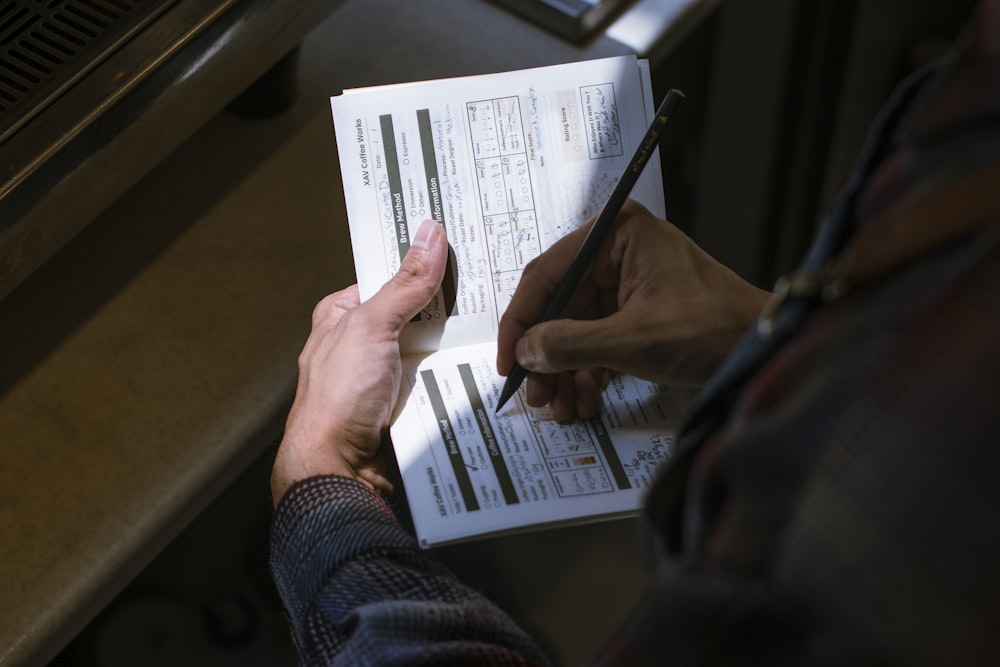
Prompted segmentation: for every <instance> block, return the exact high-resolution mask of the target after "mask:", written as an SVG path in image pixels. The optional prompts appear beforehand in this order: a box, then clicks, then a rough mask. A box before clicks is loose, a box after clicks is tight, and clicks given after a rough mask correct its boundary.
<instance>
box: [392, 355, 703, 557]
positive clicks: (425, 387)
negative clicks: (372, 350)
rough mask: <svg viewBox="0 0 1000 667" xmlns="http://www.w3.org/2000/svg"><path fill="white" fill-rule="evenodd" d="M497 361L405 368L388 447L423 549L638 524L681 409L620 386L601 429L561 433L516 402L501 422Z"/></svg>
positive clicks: (656, 388) (585, 424)
mask: <svg viewBox="0 0 1000 667" xmlns="http://www.w3.org/2000/svg"><path fill="white" fill-rule="evenodd" d="M495 359H496V344H495V343H483V344H480V345H472V346H465V347H461V348H457V349H452V350H442V351H440V352H438V353H435V354H433V355H429V356H427V357H425V358H424V359H422V360H419V361H417V360H414V359H412V358H411V359H410V360H409V361H404V375H405V381H406V382H407V384H408V387H409V392H408V394H407V395H406V396H405V404H404V407H403V408H402V410H401V412H400V414H399V415H398V417H397V419H396V420H395V422H394V424H393V426H392V440H393V447H394V448H395V451H396V458H397V460H398V462H399V467H400V471H401V473H402V477H403V484H404V487H405V489H406V495H407V500H408V501H409V504H410V508H411V512H412V514H413V521H414V525H415V527H416V530H417V535H418V537H419V538H420V540H421V544H423V545H424V546H429V545H432V544H440V543H444V542H450V541H455V540H460V539H463V538H466V537H468V536H469V535H483V534H492V533H500V532H505V531H509V530H515V529H517V530H520V529H524V528H525V527H529V526H532V527H536V528H537V527H541V526H543V525H551V524H557V523H563V522H567V521H579V520H601V519H608V518H614V517H618V516H623V515H631V514H634V513H636V512H637V511H638V510H639V508H640V507H641V505H642V500H643V494H644V493H645V491H646V489H647V487H648V486H649V485H650V484H651V482H652V479H653V477H654V475H655V472H656V469H657V468H658V466H659V465H660V464H661V463H663V462H664V461H665V460H666V458H667V456H668V455H669V454H670V452H671V450H672V448H673V434H674V430H675V428H676V426H677V423H678V421H679V419H680V416H681V412H682V409H683V404H684V399H685V397H684V396H683V395H682V394H678V393H676V392H674V391H673V390H670V389H668V388H666V387H664V386H662V385H658V384H655V383H651V382H646V381H643V380H638V379H636V378H633V377H629V376H614V377H612V378H611V382H610V384H609V386H608V388H607V389H606V390H605V392H604V394H603V397H602V409H601V413H600V415H599V416H598V417H596V418H594V419H591V420H587V421H576V422H574V423H571V424H568V425H562V424H559V423H557V422H555V421H554V420H553V419H552V417H551V414H550V413H549V411H548V409H538V408H530V407H528V406H527V404H526V403H525V402H524V398H523V395H521V394H518V395H515V397H514V398H513V399H512V400H511V404H510V407H506V406H505V408H504V410H503V411H502V412H501V413H500V414H499V415H497V414H495V412H494V411H495V409H496V404H497V399H498V398H499V396H500V390H501V387H502V385H503V378H501V377H499V376H498V375H497V373H496V371H495Z"/></svg>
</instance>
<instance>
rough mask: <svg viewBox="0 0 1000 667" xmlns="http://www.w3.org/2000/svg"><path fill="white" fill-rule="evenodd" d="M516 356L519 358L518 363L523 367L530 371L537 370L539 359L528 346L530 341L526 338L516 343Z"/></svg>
mask: <svg viewBox="0 0 1000 667" xmlns="http://www.w3.org/2000/svg"><path fill="white" fill-rule="evenodd" d="M514 358H515V359H517V363H519V364H520V365H521V368H523V369H525V370H528V371H531V370H535V367H536V366H537V364H538V359H537V358H536V357H535V354H534V353H533V352H532V350H531V348H530V347H529V346H528V341H526V340H525V339H524V338H521V339H520V340H518V341H517V343H515V344H514Z"/></svg>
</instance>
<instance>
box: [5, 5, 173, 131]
mask: <svg viewBox="0 0 1000 667" xmlns="http://www.w3.org/2000/svg"><path fill="white" fill-rule="evenodd" d="M174 1H175V0H0V143H2V142H3V141H4V140H6V138H7V137H9V136H10V135H11V134H13V133H14V132H16V131H17V130H18V129H19V128H20V127H22V126H23V125H24V124H25V123H27V122H28V121H29V120H30V119H31V118H32V117H34V116H35V115H36V114H37V113H38V112H39V111H41V110H42V109H43V108H45V106H46V105H47V104H48V103H49V102H50V101H52V100H53V99H55V98H56V97H58V96H59V95H60V94H61V93H62V92H63V91H65V90H66V89H67V88H68V87H69V86H71V85H72V84H73V83H74V82H75V81H77V80H78V79H79V78H81V77H82V76H84V75H85V74H86V73H87V72H89V71H90V70H91V69H93V68H94V67H95V66H96V65H98V64H99V63H100V62H101V61H102V60H103V59H104V58H106V57H107V56H108V55H109V54H110V53H112V52H113V51H114V50H115V49H117V48H118V47H119V46H120V45H121V44H123V43H124V42H125V41H127V40H128V39H129V38H130V37H131V36H132V35H133V34H134V33H136V32H137V31H139V30H141V29H142V28H143V27H144V26H145V25H146V24H148V23H149V22H150V21H151V20H152V19H154V18H155V17H156V16H157V15H159V14H160V12H161V11H162V10H163V9H165V8H166V7H167V6H169V5H171V4H173V3H174Z"/></svg>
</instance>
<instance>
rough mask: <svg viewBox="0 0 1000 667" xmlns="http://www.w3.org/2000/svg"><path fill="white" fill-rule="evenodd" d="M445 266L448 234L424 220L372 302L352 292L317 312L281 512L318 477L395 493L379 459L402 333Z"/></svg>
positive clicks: (281, 453)
mask: <svg viewBox="0 0 1000 667" xmlns="http://www.w3.org/2000/svg"><path fill="white" fill-rule="evenodd" d="M447 259H448V243H447V241H446V239H445V234H444V230H443V228H442V227H441V225H439V224H438V223H436V222H433V221H425V222H424V223H423V224H422V225H421V227H420V228H419V229H418V230H417V233H416V235H415V236H414V237H413V240H412V243H411V246H410V250H409V251H408V252H407V254H406V257H405V258H404V259H403V262H402V265H401V266H400V268H399V272H398V273H397V274H396V275H395V276H394V277H393V278H392V279H391V280H390V281H389V282H388V283H386V284H385V285H384V286H383V287H382V289H380V290H379V291H378V293H376V294H375V295H374V296H373V297H372V298H371V299H369V300H368V301H366V302H365V303H361V302H360V298H359V295H358V287H357V285H353V286H351V287H348V288H347V289H344V290H341V291H339V292H337V293H335V294H331V295H329V296H327V297H326V298H324V299H323V300H322V301H320V302H319V303H318V304H317V305H316V309H315V310H314V311H313V318H312V332H311V333H310V334H309V338H308V339H307V340H306V343H305V346H304V347H303V349H302V353H301V354H300V355H299V381H298V387H297V389H296V392H295V400H294V402H293V404H292V408H291V410H290V411H289V414H288V419H287V421H286V424H285V434H284V437H283V438H282V441H281V444H280V446H279V447H278V453H277V456H276V457H275V460H274V466H273V468H272V471H271V496H272V499H273V500H274V504H275V505H277V504H278V501H279V500H280V499H281V497H282V496H283V495H284V494H285V491H287V490H288V488H289V487H290V486H291V485H292V484H294V483H295V482H297V481H299V480H302V479H306V478H308V477H313V476H316V475H327V474H334V475H341V476H344V477H351V478H353V479H357V480H359V481H361V482H363V483H364V484H366V485H368V487H369V488H371V489H373V490H375V491H378V492H379V493H382V494H383V495H388V494H389V493H391V492H392V484H391V483H390V482H389V481H388V480H387V479H386V478H385V476H384V474H383V472H382V468H381V465H380V463H381V462H380V461H378V459H377V456H376V455H377V451H378V447H379V442H380V439H381V436H382V433H383V431H384V430H385V429H386V428H387V426H388V424H389V419H390V417H391V415H392V410H393V407H394V406H395V402H396V397H397V396H398V394H399V384H400V381H401V378H402V364H401V362H400V357H399V334H400V332H401V331H402V329H403V325H405V324H406V323H407V322H408V321H410V319H412V318H413V316H415V315H416V314H417V313H419V312H420V311H421V309H423V308H424V307H425V306H426V305H427V304H428V303H429V302H430V300H431V298H432V297H433V296H434V294H435V293H436V292H437V290H438V288H439V287H440V285H441V278H442V276H443V275H444V269H445V264H446V263H447Z"/></svg>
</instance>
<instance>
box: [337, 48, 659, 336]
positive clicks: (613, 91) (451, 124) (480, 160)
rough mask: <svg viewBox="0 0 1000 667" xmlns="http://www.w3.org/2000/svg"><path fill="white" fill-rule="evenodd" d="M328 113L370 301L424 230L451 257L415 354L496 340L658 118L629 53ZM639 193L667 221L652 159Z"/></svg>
mask: <svg viewBox="0 0 1000 667" xmlns="http://www.w3.org/2000/svg"><path fill="white" fill-rule="evenodd" d="M331 106H332V110H333V118H334V125H335V127H336V132H337V137H338V150H339V153H340V162H341V172H342V177H343V181H344V191H345V196H346V201H347V211H348V218H349V220H350V228H351V242H352V245H353V247H354V254H355V258H356V262H355V264H356V272H357V277H358V283H359V287H360V290H361V296H362V299H366V298H368V297H369V296H371V295H372V294H374V293H375V291H376V290H377V289H378V288H379V287H380V286H381V285H382V284H384V283H385V282H386V281H387V280H388V279H389V277H390V276H392V275H393V274H394V273H395V272H396V270H397V269H398V268H399V264H400V262H401V258H402V256H403V255H405V253H406V250H407V249H408V248H409V240H410V236H411V234H412V233H414V232H415V231H416V228H417V227H418V226H419V225H420V223H421V222H422V221H423V220H425V219H427V218H432V219H435V220H438V221H439V222H441V223H442V224H443V225H444V227H445V230H446V233H447V236H448V241H449V243H450V245H451V248H452V251H453V256H452V259H453V265H452V266H451V267H450V268H451V270H450V272H449V277H448V278H447V279H446V283H445V286H444V289H443V293H442V295H441V298H439V299H436V300H435V302H434V303H432V304H431V306H430V307H428V308H427V309H426V310H425V311H424V313H423V314H422V316H421V321H422V322H421V324H418V325H417V326H411V327H408V329H407V331H406V332H405V335H404V339H403V341H402V344H403V345H404V349H408V350H410V351H420V350H423V351H430V350H434V349H438V348H440V347H452V346H454V345H463V344H468V343H472V342H485V341H489V340H494V339H495V338H496V328H497V323H498V322H499V319H500V315H501V314H502V313H503V311H504V309H505V308H506V305H507V303H508V302H509V300H510V297H511V295H512V294H513V291H514V288H515V286H516V285H517V282H518V281H519V280H520V276H521V271H522V270H523V268H524V266H525V265H526V264H527V263H528V262H529V261H531V259H533V258H534V257H536V256H537V255H538V254H540V253H541V252H542V251H544V250H545V249H547V248H548V247H549V246H550V245H552V244H553V243H554V242H555V241H556V240H557V239H559V238H560V237H562V236H563V235H564V234H566V233H567V232H569V231H571V230H573V229H576V228H577V227H579V226H580V225H582V224H583V223H584V222H586V221H587V220H588V219H589V218H590V217H592V216H593V215H595V214H596V213H597V212H598V210H599V209H600V206H601V205H602V204H603V203H604V201H605V200H606V199H607V197H608V196H609V195H610V193H611V190H612V189H613V188H614V185H615V183H616V182H617V180H618V178H619V176H620V174H621V173H622V171H623V170H624V168H625V165H626V164H627V163H628V160H629V158H630V157H631V154H632V151H633V150H634V149H635V147H636V145H637V144H638V142H639V140H640V139H641V137H642V135H643V133H644V132H645V130H646V128H647V127H648V124H649V119H651V118H652V115H653V113H654V109H653V101H652V93H651V86H650V82H649V71H648V66H647V65H646V63H645V61H636V59H635V58H634V57H633V56H621V57H616V58H608V59H602V60H594V61H586V62H581V63H571V64H567V65H558V66H554V67H543V68H537V69H531V70H523V71H517V72H504V73H500V74H490V75H484V76H473V77H463V78H457V79H446V80H441V81H430V82H420V83H413V84H399V85H392V86H382V87H376V88H366V89H361V90H352V91H346V92H345V94H344V95H341V96H338V97H334V98H331ZM632 196H633V197H634V198H635V199H637V200H639V201H641V202H642V203H643V204H645V205H646V206H647V207H648V208H650V210H652V211H653V212H654V213H656V214H658V215H664V204H663V188H662V178H661V175H660V166H659V161H658V160H656V159H653V160H651V161H650V163H649V165H648V166H647V168H646V171H645V173H644V174H643V177H642V178H641V179H640V181H639V183H638V184H637V185H636V187H635V189H634V190H633V193H632Z"/></svg>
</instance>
